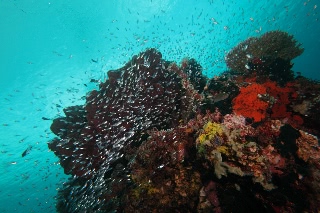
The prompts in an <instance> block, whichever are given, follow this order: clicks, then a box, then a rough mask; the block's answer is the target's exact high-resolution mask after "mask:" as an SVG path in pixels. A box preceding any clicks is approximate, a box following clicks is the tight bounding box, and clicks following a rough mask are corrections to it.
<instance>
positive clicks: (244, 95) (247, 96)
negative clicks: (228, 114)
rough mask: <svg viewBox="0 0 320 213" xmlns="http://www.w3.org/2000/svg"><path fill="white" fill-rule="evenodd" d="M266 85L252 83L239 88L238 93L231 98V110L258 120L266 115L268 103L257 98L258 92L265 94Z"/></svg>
mask: <svg viewBox="0 0 320 213" xmlns="http://www.w3.org/2000/svg"><path fill="white" fill-rule="evenodd" d="M266 93H267V89H266V87H264V86H262V85H260V84H257V83H252V84H251V85H249V86H247V87H241V88H240V94H239V95H238V96H237V97H235V98H234V99H233V110H234V112H235V113H236V114H238V115H243V116H245V117H249V118H253V120H254V121H255V122H259V121H261V120H263V119H264V118H265V117H266V110H267V108H268V105H269V104H268V103H267V102H265V101H262V100H260V99H259V97H258V95H259V94H266Z"/></svg>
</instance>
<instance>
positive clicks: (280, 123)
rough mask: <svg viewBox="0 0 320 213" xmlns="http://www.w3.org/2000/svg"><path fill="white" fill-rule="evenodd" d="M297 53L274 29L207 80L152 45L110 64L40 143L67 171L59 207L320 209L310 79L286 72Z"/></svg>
mask: <svg viewBox="0 0 320 213" xmlns="http://www.w3.org/2000/svg"><path fill="white" fill-rule="evenodd" d="M302 51H303V49H302V48H300V45H299V44H297V42H296V41H295V40H294V39H293V37H292V36H290V35H288V34H287V33H285V32H281V31H272V32H269V33H266V34H264V35H262V36H261V37H259V38H249V39H248V40H246V41H244V42H243V43H241V44H240V45H238V46H237V47H235V48H234V49H233V50H232V51H231V52H230V53H229V54H228V55H227V57H226V58H227V64H228V66H229V68H231V70H230V71H226V72H224V73H222V74H221V75H220V76H216V77H214V78H212V79H207V78H206V77H204V76H203V75H202V67H201V65H200V64H198V63H197V62H196V60H194V59H187V58H186V59H184V60H183V61H182V62H181V64H180V65H178V64H176V63H174V62H168V61H165V60H164V59H162V55H161V53H160V52H158V51H157V50H155V49H147V50H146V51H145V52H142V53H140V54H138V55H136V56H134V57H133V58H132V59H131V60H130V61H129V62H128V63H126V64H125V65H124V67H122V68H120V69H118V70H110V71H108V73H107V74H108V79H107V80H106V81H105V82H102V83H100V85H99V90H94V91H91V92H90V93H89V94H88V95H87V97H86V103H85V104H84V105H81V106H70V107H67V108H65V109H64V113H65V116H64V117H59V118H56V119H54V120H53V122H52V125H51V131H52V132H53V133H54V134H55V135H56V136H57V137H56V138H54V139H52V140H51V141H50V142H49V143H48V146H49V149H50V150H52V151H53V152H54V154H55V155H57V156H58V158H59V160H60V165H61V166H62V167H63V169H64V172H65V173H66V174H70V176H71V178H70V179H69V181H68V182H67V183H66V184H65V185H64V186H63V187H62V189H60V190H59V191H58V196H57V206H56V208H57V211H58V212H155V213H156V212H159V213H160V212H203V213H206V212H216V213H219V212H276V213H277V212H319V210H320V209H319V206H320V185H319V180H320V174H319V169H320V163H319V162H320V144H319V137H320V130H319V125H320V123H319V121H320V110H319V109H320V84H319V83H318V82H315V81H311V80H309V79H306V78H303V77H302V76H298V77H296V78H295V77H294V75H293V72H292V70H291V68H292V64H291V63H290V60H291V59H293V58H294V57H296V56H298V55H300V54H301V53H302ZM236 71H237V72H236ZM239 73H240V75H239Z"/></svg>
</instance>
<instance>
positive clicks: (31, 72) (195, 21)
mask: <svg viewBox="0 0 320 213" xmlns="http://www.w3.org/2000/svg"><path fill="white" fill-rule="evenodd" d="M319 3H320V2H319V1H315V0H309V1H308V0H306V1H296V0H291V1H288V0H287V1H271V0H269V1H268V0H263V1H259V2H256V1H253V0H251V1H249V0H246V1H244V0H243V1H215V0H197V1H191V0H190V1H185V0H184V1H183V0H175V1H174V0H171V1H169V0H140V1H138V0H135V1H134V0H117V1H116V0H110V1H98V0H92V1H80V0H78V1H70V0H69V1H68V0H64V1H32V0H29V1H18V0H17V1H10V0H0V29H1V33H0V42H1V45H0V89H1V93H0V100H1V102H0V103H1V105H0V109H1V112H2V116H1V117H0V135H1V139H0V153H1V154H0V168H1V172H0V174H1V177H0V196H1V201H0V212H55V196H56V194H57V190H58V189H59V187H61V186H62V185H63V183H64V182H65V181H66V180H67V178H68V176H66V175H64V174H63V170H62V168H61V167H60V165H59V163H58V158H57V157H55V155H54V154H53V153H52V152H49V150H48V148H47V142H48V141H49V140H50V139H52V138H53V137H54V135H53V134H52V133H51V132H50V129H49V127H50V125H51V121H50V120H46V119H43V118H49V119H52V118H55V117H58V116H59V115H63V112H62V109H63V108H64V107H67V106H71V105H76V104H83V103H84V100H83V96H85V95H86V93H87V92H88V91H90V90H92V89H93V88H95V85H94V84H93V83H90V79H101V80H104V79H105V74H106V72H107V71H108V70H110V69H117V68H119V67H121V66H123V65H124V63H125V62H127V61H128V60H129V59H130V58H131V57H132V56H133V55H135V54H137V53H139V52H140V51H143V50H145V49H146V48H148V47H155V48H157V49H158V50H159V51H160V52H161V53H162V54H163V58H164V59H166V60H172V61H177V62H179V61H181V60H182V59H183V58H184V57H193V58H195V59H196V60H197V61H198V62H199V63H200V64H201V65H202V66H203V68H204V74H206V75H207V76H208V77H213V76H214V75H218V74H219V73H221V72H223V71H224V70H226V65H225V62H224V56H225V54H226V53H227V52H228V51H229V50H230V49H231V48H232V47H234V46H235V45H236V44H238V43H239V42H240V41H243V40H245V39H246V38H248V37H250V36H259V35H261V34H263V33H265V32H267V31H270V30H283V31H286V32H288V33H290V34H292V35H294V37H295V38H296V39H297V40H298V41H299V42H300V43H302V46H303V47H304V48H305V51H304V53H303V54H302V55H301V56H299V57H298V58H296V59H295V60H294V63H295V65H294V67H293V70H294V71H295V72H301V73H302V74H303V75H304V76H306V77H310V78H313V79H317V80H319V79H320V74H319V70H320V64H319V63H318V60H319V59H318V57H319V55H320V48H319V47H320V39H319V35H320V22H319V18H320V17H319V16H320V15H319V6H320V5H319ZM29 146H32V149H31V151H30V153H29V154H27V155H26V156H25V157H22V153H23V152H24V151H25V150H26V149H27V148H28V147H29Z"/></svg>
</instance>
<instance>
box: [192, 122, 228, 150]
mask: <svg viewBox="0 0 320 213" xmlns="http://www.w3.org/2000/svg"><path fill="white" fill-rule="evenodd" d="M222 133H223V129H222V126H221V124H218V123H214V122H211V121H209V122H208V123H206V124H205V125H204V126H203V133H202V134H200V135H199V137H198V139H197V141H198V142H199V143H200V144H204V143H205V141H207V140H209V141H210V140H211V139H212V138H214V137H215V136H217V135H222Z"/></svg>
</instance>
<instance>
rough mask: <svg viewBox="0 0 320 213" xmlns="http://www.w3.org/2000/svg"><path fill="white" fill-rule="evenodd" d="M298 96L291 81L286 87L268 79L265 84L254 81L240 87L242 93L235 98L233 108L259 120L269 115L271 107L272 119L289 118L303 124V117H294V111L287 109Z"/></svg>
mask: <svg viewBox="0 0 320 213" xmlns="http://www.w3.org/2000/svg"><path fill="white" fill-rule="evenodd" d="M296 97H297V92H296V91H295V89H294V88H293V85H292V84H290V83H288V84H287V85H286V86H285V87H279V86H277V83H276V82H273V81H266V82H265V83H263V84H257V83H252V84H251V85H249V86H247V87H242V88H240V94H239V95H238V96H237V97H236V98H234V99H233V110H234V112H235V113H236V114H241V115H243V116H245V117H250V118H253V119H254V121H255V122H259V121H261V120H263V119H264V118H265V117H266V116H267V109H268V108H270V109H271V112H272V113H271V118H272V119H281V118H289V119H290V120H292V121H297V122H298V124H299V125H301V124H302V123H303V120H302V118H301V119H298V118H297V117H294V118H293V116H292V113H291V112H289V111H288V110H287V106H288V105H289V104H290V102H291V101H292V100H293V99H296ZM297 119H298V120H297Z"/></svg>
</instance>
